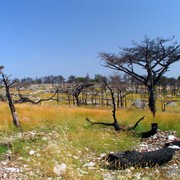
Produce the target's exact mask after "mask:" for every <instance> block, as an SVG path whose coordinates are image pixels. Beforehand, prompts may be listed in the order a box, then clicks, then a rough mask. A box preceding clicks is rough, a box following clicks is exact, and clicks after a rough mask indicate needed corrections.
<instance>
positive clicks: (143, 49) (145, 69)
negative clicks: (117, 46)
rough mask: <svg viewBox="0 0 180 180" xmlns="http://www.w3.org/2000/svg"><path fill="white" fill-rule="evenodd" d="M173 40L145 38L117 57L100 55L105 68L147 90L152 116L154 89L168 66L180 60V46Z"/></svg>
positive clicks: (109, 54)
mask: <svg viewBox="0 0 180 180" xmlns="http://www.w3.org/2000/svg"><path fill="white" fill-rule="evenodd" d="M173 39H174V38H171V39H164V38H156V39H153V40H151V39H149V38H147V37H145V39H144V40H143V41H142V42H141V43H139V44H138V43H135V42H133V44H132V45H133V47H131V48H121V52H120V54H119V55H115V54H111V53H105V52H102V53H100V58H101V59H102V60H103V61H104V66H105V67H108V68H111V69H114V70H118V71H122V72H125V73H126V74H128V75H130V76H132V77H133V78H135V79H136V80H138V81H139V82H141V83H142V84H143V85H145V86H146V87H147V88H148V92H149V108H150V110H151V112H152V113H153V116H155V112H156V103H155V102H156V100H155V87H156V85H157V83H158V81H159V80H160V78H161V77H162V76H163V74H164V73H165V72H167V70H168V68H169V67H170V65H171V64H173V63H174V62H177V61H179V59H180V45H178V43H177V42H173ZM139 69H141V73H140V72H139Z"/></svg>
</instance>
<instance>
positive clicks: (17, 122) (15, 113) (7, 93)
mask: <svg viewBox="0 0 180 180" xmlns="http://www.w3.org/2000/svg"><path fill="white" fill-rule="evenodd" d="M2 77H3V82H4V85H5V89H6V97H7V99H8V102H9V108H10V110H11V115H12V118H13V124H14V125H15V126H16V127H18V128H19V129H20V131H21V132H22V128H21V124H20V122H19V119H18V115H17V112H16V109H15V106H14V103H13V100H12V97H11V94H10V90H9V85H8V82H7V80H6V78H5V76H4V74H2Z"/></svg>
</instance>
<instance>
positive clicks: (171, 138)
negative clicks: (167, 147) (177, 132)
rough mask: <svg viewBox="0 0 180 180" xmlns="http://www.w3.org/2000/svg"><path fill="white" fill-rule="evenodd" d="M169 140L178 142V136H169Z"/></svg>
mask: <svg viewBox="0 0 180 180" xmlns="http://www.w3.org/2000/svg"><path fill="white" fill-rule="evenodd" d="M168 140H169V141H174V140H176V136H174V135H169V136H168Z"/></svg>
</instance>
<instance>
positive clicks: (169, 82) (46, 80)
mask: <svg viewBox="0 0 180 180" xmlns="http://www.w3.org/2000/svg"><path fill="white" fill-rule="evenodd" d="M102 78H103V79H106V80H108V81H111V82H113V81H115V80H117V79H118V81H121V82H123V83H126V84H140V83H139V82H138V81H137V80H136V79H134V78H132V77H130V76H128V75H124V76H122V75H112V76H109V77H107V76H102V75H100V74H96V75H95V76H94V78H90V77H89V75H86V76H85V77H76V76H74V75H71V76H69V77H68V79H67V80H66V79H65V78H64V77H63V76H62V75H58V76H53V75H49V76H44V77H40V78H31V77H27V78H22V79H18V78H16V79H14V81H16V82H19V83H22V84H62V83H80V82H82V83H84V82H97V83H98V82H99V81H100V79H102ZM158 85H161V86H177V87H180V76H179V77H178V78H177V79H176V78H173V77H172V78H168V77H166V76H162V78H161V80H160V81H159V83H158Z"/></svg>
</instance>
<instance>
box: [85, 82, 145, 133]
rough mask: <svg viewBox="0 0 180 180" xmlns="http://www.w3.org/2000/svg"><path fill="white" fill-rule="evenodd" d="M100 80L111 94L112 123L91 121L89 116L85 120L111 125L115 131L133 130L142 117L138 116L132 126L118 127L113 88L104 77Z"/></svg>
mask: <svg viewBox="0 0 180 180" xmlns="http://www.w3.org/2000/svg"><path fill="white" fill-rule="evenodd" d="M102 81H103V82H104V84H105V85H106V87H107V88H108V90H109V91H110V94H111V100H112V107H113V109H112V116H113V120H114V121H113V123H105V122H92V121H91V120H90V119H89V118H86V119H85V120H86V121H88V122H89V123H91V124H92V125H94V124H101V125H105V126H113V127H114V130H115V131H120V130H128V131H129V130H133V129H135V128H136V127H137V126H138V124H139V123H140V122H141V121H142V120H143V119H144V117H142V118H140V119H139V120H138V121H137V122H136V123H135V125H134V126H133V127H129V128H122V127H120V125H119V123H118V121H117V118H116V101H115V96H114V92H115V90H114V89H113V87H111V86H110V85H109V84H108V83H107V81H106V80H105V79H102Z"/></svg>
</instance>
